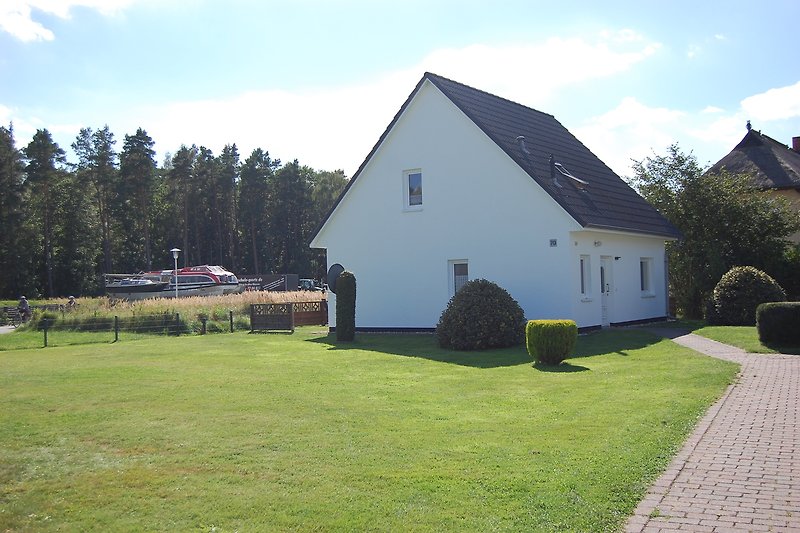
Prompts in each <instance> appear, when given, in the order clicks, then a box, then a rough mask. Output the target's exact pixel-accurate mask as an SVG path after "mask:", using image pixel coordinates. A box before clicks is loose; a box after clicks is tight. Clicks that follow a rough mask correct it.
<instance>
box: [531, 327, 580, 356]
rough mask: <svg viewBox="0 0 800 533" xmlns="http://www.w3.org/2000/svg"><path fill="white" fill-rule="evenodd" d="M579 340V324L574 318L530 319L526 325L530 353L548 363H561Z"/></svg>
mask: <svg viewBox="0 0 800 533" xmlns="http://www.w3.org/2000/svg"><path fill="white" fill-rule="evenodd" d="M577 340H578V325H577V324H576V323H575V321H574V320H529V321H528V324H527V325H526V326H525V341H526V345H527V348H528V353H529V354H530V355H531V357H533V358H534V359H535V360H536V361H538V362H540V363H544V364H547V365H557V364H560V363H561V362H562V361H563V360H564V359H566V358H567V357H568V356H569V354H571V353H572V350H574V349H575V343H576V342H577Z"/></svg>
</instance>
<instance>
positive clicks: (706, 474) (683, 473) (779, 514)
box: [625, 329, 800, 533]
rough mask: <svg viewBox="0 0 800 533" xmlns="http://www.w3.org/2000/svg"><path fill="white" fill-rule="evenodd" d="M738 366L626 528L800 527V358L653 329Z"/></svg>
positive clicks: (656, 529) (736, 529) (792, 529)
mask: <svg viewBox="0 0 800 533" xmlns="http://www.w3.org/2000/svg"><path fill="white" fill-rule="evenodd" d="M652 331H654V332H656V333H658V334H660V335H662V336H665V337H667V338H670V339H672V340H673V341H674V342H676V343H678V344H680V345H683V346H686V347H688V348H691V349H693V350H695V351H698V352H701V353H704V354H707V355H710V356H712V357H718V358H720V359H725V360H728V361H734V362H736V363H739V364H741V371H740V374H739V376H738V378H737V380H736V382H735V383H734V384H733V385H731V386H730V387H729V388H728V390H727V391H726V392H725V394H724V395H723V396H722V398H721V399H720V400H719V401H718V402H717V403H716V404H714V406H712V407H711V409H709V411H708V412H707V413H706V415H705V416H704V417H703V419H702V420H701V421H700V423H699V424H698V425H697V427H696V428H695V430H694V432H693V433H692V434H691V435H690V436H689V438H688V440H687V441H686V443H685V444H684V446H683V448H682V449H681V451H680V452H679V453H678V455H677V456H676V457H675V458H674V459H673V461H672V463H671V464H670V465H669V467H668V468H667V470H666V471H665V472H664V473H663V474H662V476H661V477H660V478H659V479H658V480H657V481H656V482H655V484H654V485H653V486H652V487H651V488H650V490H649V491H648V493H647V495H646V496H645V498H644V499H643V500H642V501H641V503H640V504H639V506H638V507H637V508H636V511H635V512H634V514H633V516H632V517H631V518H630V519H629V520H628V522H627V524H626V526H625V531H626V532H630V533H633V532H636V533H638V532H662V531H664V532H666V531H672V532H675V531H698V532H700V531H709V532H723V531H800V426H799V425H798V422H800V401H799V400H800V357H798V356H792V355H782V354H772V355H766V354H749V353H746V352H745V351H743V350H741V349H739V348H735V347H732V346H728V345H726V344H722V343H719V342H716V341H713V340H710V339H706V338H704V337H701V336H699V335H695V334H692V333H685V332H678V331H675V330H666V329H660V330H655V329H654V330H652Z"/></svg>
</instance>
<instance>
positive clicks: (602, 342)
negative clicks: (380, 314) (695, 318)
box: [308, 329, 661, 373]
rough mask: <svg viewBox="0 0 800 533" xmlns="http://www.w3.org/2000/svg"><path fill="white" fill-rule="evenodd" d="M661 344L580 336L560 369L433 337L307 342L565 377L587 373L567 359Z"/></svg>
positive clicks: (521, 349) (625, 336)
mask: <svg viewBox="0 0 800 533" xmlns="http://www.w3.org/2000/svg"><path fill="white" fill-rule="evenodd" d="M660 341H661V337H659V336H658V335H656V334H654V333H651V332H648V331H646V330H634V329H611V330H604V331H598V332H594V333H590V334H587V335H581V336H580V337H579V338H578V343H577V346H576V347H575V351H574V353H573V355H571V356H570V357H569V358H568V359H567V360H566V361H564V362H563V363H561V364H560V365H541V364H534V361H533V359H532V358H531V356H530V355H529V354H528V352H527V350H526V348H525V345H524V344H523V345H520V346H514V347H511V348H499V349H491V350H481V351H469V352H464V351H457V350H446V349H443V348H440V347H439V345H438V343H437V342H436V336H435V335H433V334H411V333H409V334H396V333H357V334H356V338H355V340H354V341H353V342H339V341H337V340H336V334H335V333H329V334H328V335H326V336H323V337H316V338H313V339H309V340H308V342H314V343H318V344H325V345H328V349H329V350H365V351H373V352H379V353H385V354H391V355H399V356H403V357H418V358H421V359H427V360H429V361H437V362H440V363H449V364H454V365H459V366H468V367H473V368H500V367H508V366H517V365H525V364H527V365H531V366H533V367H534V368H536V369H537V370H539V371H541V372H554V373H568V372H583V371H586V370H589V369H588V368H586V367H584V366H580V365H577V364H574V363H572V362H571V361H570V359H576V358H583V357H593V356H597V355H614V354H616V355H623V356H627V355H628V352H630V351H631V350H637V349H639V348H644V347H646V346H650V345H652V344H655V343H657V342H660Z"/></svg>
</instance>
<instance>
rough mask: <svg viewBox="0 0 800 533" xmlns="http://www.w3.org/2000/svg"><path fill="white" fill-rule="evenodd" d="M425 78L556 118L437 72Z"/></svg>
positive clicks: (429, 73) (428, 74)
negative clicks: (437, 80) (438, 80)
mask: <svg viewBox="0 0 800 533" xmlns="http://www.w3.org/2000/svg"><path fill="white" fill-rule="evenodd" d="M424 78H427V79H429V80H430V81H431V82H432V83H433V84H434V85H436V86H437V87H439V85H438V84H437V83H436V79H437V78H438V79H440V80H443V81H446V82H448V83H452V84H453V85H458V86H459V87H464V88H465V89H469V90H470V91H475V92H478V93H481V94H484V95H486V96H490V97H492V98H496V99H498V100H503V101H504V102H508V103H509V104H513V105H515V106H517V107H522V108H524V109H527V110H529V111H534V112H536V113H539V114H541V115H545V116H548V117H552V118H555V116H554V115H551V114H550V113H545V112H544V111H539V110H538V109H535V108H533V107H530V106H526V105H525V104H520V103H519V102H515V101H514V100H509V99H508V98H504V97H502V96H498V95H496V94H493V93H490V92H488V91H484V90H483V89H478V88H475V87H472V86H471V85H467V84H466V83H461V82H459V81H455V80H451V79H450V78H447V77H445V76H442V75H439V74H436V73H435V72H430V71H427V72H425V74H424V75H423V79H424ZM439 89H442V88H441V87H439ZM442 90H443V89H442Z"/></svg>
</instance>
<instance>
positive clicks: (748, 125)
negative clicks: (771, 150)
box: [745, 120, 753, 131]
mask: <svg viewBox="0 0 800 533" xmlns="http://www.w3.org/2000/svg"><path fill="white" fill-rule="evenodd" d="M745 128H747V131H750V130H751V129H753V126H751V125H750V121H749V120H748V121H747V126H745Z"/></svg>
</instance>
